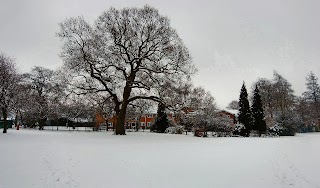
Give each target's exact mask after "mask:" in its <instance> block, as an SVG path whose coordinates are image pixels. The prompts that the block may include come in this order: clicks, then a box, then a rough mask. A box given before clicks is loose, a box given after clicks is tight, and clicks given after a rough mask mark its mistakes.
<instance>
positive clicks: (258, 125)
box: [251, 85, 267, 136]
mask: <svg viewBox="0 0 320 188" xmlns="http://www.w3.org/2000/svg"><path fill="white" fill-rule="evenodd" d="M259 92H260V91H259V89H258V86H257V85H256V88H255V90H254V94H253V104H252V107H251V110H252V116H253V130H256V131H258V132H259V136H261V134H262V133H265V132H266V129H267V126H266V122H265V120H264V112H263V107H262V100H261V96H260V94H259Z"/></svg>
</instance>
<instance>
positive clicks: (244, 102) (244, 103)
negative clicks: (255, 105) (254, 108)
mask: <svg viewBox="0 0 320 188" xmlns="http://www.w3.org/2000/svg"><path fill="white" fill-rule="evenodd" d="M238 120H239V122H240V123H242V124H243V125H244V126H245V128H246V135H245V136H249V134H250V132H251V130H252V123H253V121H252V113H251V109H250V105H249V100H248V93H247V89H246V86H245V84H244V83H243V85H242V88H241V92H240V98H239V115H238Z"/></svg>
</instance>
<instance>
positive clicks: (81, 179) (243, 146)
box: [0, 129, 320, 188]
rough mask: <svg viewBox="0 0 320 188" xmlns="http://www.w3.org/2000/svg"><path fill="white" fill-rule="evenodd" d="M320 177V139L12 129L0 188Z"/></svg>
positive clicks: (170, 185)
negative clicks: (203, 136)
mask: <svg viewBox="0 0 320 188" xmlns="http://www.w3.org/2000/svg"><path fill="white" fill-rule="evenodd" d="M1 132H2V131H1ZM319 173H320V134H318V133H314V134H298V135H297V136H295V137H280V138H196V137H193V136H191V135H188V136H186V135H168V134H154V133H149V132H145V133H143V132H139V133H135V132H131V133H130V132H129V133H127V135H126V136H115V135H112V132H84V131H74V132H73V131H38V130H24V129H20V130H19V131H17V130H12V129H9V131H8V133H7V134H2V133H1V134H0V188H21V187H23V188H44V187H46V188H51V187H56V188H64V187H67V188H69V187H82V188H89V187H95V188H100V187H101V188H106V187H112V188H128V187H130V188H180V187H181V188H189V187H190V188H191V187H192V188H194V187H201V188H207V187H255V188H256V187H266V188H270V187H273V188H275V187H303V188H305V187H320V178H319Z"/></svg>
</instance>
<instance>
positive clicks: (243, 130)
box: [233, 123, 246, 136]
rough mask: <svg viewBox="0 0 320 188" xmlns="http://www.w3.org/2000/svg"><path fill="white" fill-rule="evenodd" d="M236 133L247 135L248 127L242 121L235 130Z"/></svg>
mask: <svg viewBox="0 0 320 188" xmlns="http://www.w3.org/2000/svg"><path fill="white" fill-rule="evenodd" d="M233 134H234V135H239V136H246V127H245V126H244V125H243V124H242V123H237V124H236V125H235V127H234V131H233Z"/></svg>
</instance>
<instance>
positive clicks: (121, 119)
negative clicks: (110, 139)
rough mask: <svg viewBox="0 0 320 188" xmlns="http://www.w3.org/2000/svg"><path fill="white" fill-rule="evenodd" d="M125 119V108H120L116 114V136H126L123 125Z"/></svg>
mask: <svg viewBox="0 0 320 188" xmlns="http://www.w3.org/2000/svg"><path fill="white" fill-rule="evenodd" d="M125 118H126V108H123V107H122V108H121V110H120V112H119V114H117V124H116V135H126V132H125V128H124V124H125Z"/></svg>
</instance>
